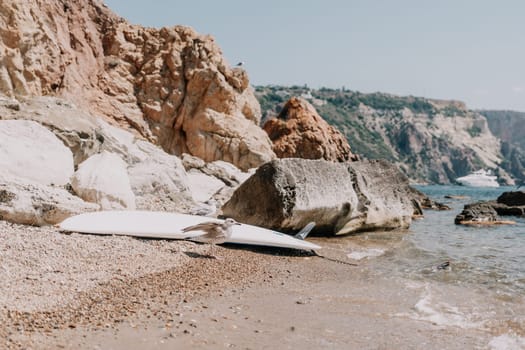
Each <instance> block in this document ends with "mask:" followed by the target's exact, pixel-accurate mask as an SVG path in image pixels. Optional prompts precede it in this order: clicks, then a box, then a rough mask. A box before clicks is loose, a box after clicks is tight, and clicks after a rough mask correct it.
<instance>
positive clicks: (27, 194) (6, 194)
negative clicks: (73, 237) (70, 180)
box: [0, 179, 99, 226]
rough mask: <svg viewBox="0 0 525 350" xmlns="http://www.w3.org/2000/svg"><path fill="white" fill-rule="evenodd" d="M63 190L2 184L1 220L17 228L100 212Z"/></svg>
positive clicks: (0, 194) (6, 180)
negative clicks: (84, 213)
mask: <svg viewBox="0 0 525 350" xmlns="http://www.w3.org/2000/svg"><path fill="white" fill-rule="evenodd" d="M98 209H99V206H98V205H97V204H93V203H86V202H84V201H83V200H82V199H80V198H78V197H76V196H73V195H72V194H70V193H69V192H67V191H66V190H64V189H62V188H56V187H51V186H46V185H42V184H39V183H36V182H34V183H27V182H25V183H24V182H20V181H18V180H15V179H4V180H3V181H2V182H0V219H1V220H6V221H10V222H13V223H16V224H25V225H35V226H42V225H52V224H57V223H59V222H61V221H62V220H64V219H66V218H68V217H69V216H72V215H76V214H80V213H83V212H86V211H94V210H98Z"/></svg>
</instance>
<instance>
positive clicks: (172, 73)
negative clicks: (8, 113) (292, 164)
mask: <svg viewBox="0 0 525 350" xmlns="http://www.w3.org/2000/svg"><path fill="white" fill-rule="evenodd" d="M0 28H1V29H0V34H1V35H0V54H1V56H0V92H1V93H3V94H5V95H7V96H9V97H15V98H18V99H23V98H24V97H29V96H39V95H55V96H59V97H63V98H66V99H67V100H69V101H72V102H74V103H75V104H76V105H77V106H79V107H81V108H83V109H86V110H87V111H89V112H91V113H94V114H97V115H101V116H104V117H105V118H106V119H108V120H109V121H111V122H112V123H113V124H117V125H119V126H120V127H123V128H126V129H130V130H133V131H135V132H136V133H138V134H140V135H142V136H143V137H145V138H147V139H148V140H150V141H153V142H156V143H158V144H159V145H161V146H162V147H163V148H164V149H165V150H166V151H168V152H169V153H173V154H177V155H180V154H182V153H190V154H192V155H195V156H198V157H200V158H202V159H204V160H206V161H214V160H225V161H228V162H231V163H233V164H235V165H236V166H238V167H239V168H241V169H248V168H252V167H256V166H258V165H260V164H262V163H264V162H266V161H268V160H270V159H272V158H274V157H275V155H274V153H273V151H272V146H271V142H270V140H269V138H268V137H267V135H266V134H265V132H264V131H263V130H262V129H260V128H259V127H258V123H259V120H260V107H259V104H258V102H257V100H256V99H255V97H254V94H253V90H252V88H251V87H250V86H249V80H248V76H247V74H246V72H245V71H244V70H243V69H241V68H233V69H232V68H230V66H229V65H228V63H227V62H226V61H225V60H224V58H223V57H222V53H221V50H220V48H219V47H218V46H217V45H216V43H215V42H214V40H213V38H212V37H210V36H203V35H199V34H197V33H196V32H195V31H193V30H192V29H191V28H188V27H182V26H175V27H170V28H162V29H155V28H143V27H141V26H136V25H131V24H129V23H127V22H126V21H125V20H124V19H122V18H120V17H118V16H117V15H115V14H114V13H113V12H111V10H110V9H108V8H107V7H106V6H105V5H104V4H103V3H102V2H100V1H97V0H73V1H70V0H48V1H39V0H28V1H24V2H20V1H18V0H0Z"/></svg>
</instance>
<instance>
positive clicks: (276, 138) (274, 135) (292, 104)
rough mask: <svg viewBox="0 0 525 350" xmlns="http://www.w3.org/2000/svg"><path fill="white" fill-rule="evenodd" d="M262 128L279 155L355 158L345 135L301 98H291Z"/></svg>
mask: <svg viewBox="0 0 525 350" xmlns="http://www.w3.org/2000/svg"><path fill="white" fill-rule="evenodd" d="M263 127H264V130H265V131H266V132H267V133H268V135H269V136H270V139H271V140H272V142H273V150H274V152H275V154H276V155H277V156H278V157H279V158H303V159H326V160H331V161H337V162H343V161H347V160H357V157H356V156H355V155H354V154H352V152H351V150H350V145H349V144H348V141H347V140H346V138H345V137H344V136H343V135H342V134H341V133H340V132H339V131H338V130H337V129H336V128H334V127H333V126H331V125H329V124H328V123H327V122H326V121H324V120H323V118H321V116H319V114H318V113H317V111H316V110H315V108H314V107H313V106H312V105H311V104H310V103H308V101H306V100H305V99H302V98H298V97H292V98H291V99H290V100H289V101H288V102H286V104H285V105H284V107H283V109H282V111H281V113H280V114H279V115H278V116H277V117H276V118H271V119H269V120H267V121H266V123H265V124H264V126H263Z"/></svg>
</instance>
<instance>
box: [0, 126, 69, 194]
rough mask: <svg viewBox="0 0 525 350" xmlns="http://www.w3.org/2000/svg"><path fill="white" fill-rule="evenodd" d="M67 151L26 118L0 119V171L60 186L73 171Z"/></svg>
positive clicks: (20, 177)
mask: <svg viewBox="0 0 525 350" xmlns="http://www.w3.org/2000/svg"><path fill="white" fill-rule="evenodd" d="M73 171H74V168H73V155H72V153H71V151H70V150H69V149H68V148H67V147H66V146H65V145H64V144H63V143H62V142H61V141H60V140H59V139H58V138H57V137H56V136H55V135H54V134H53V133H52V132H51V131H49V130H47V129H46V128H45V127H43V126H42V125H40V124H38V123H36V122H34V121H29V120H0V173H2V175H3V176H4V177H5V176H9V177H13V178H17V179H19V180H24V179H25V180H27V181H29V182H36V183H39V184H43V185H51V184H54V185H57V186H62V185H65V184H67V183H68V182H69V178H70V177H71V175H72V174H73Z"/></svg>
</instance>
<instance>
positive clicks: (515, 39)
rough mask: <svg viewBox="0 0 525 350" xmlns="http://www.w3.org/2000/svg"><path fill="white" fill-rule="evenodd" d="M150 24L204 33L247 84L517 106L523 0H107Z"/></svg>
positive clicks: (522, 98) (520, 102) (523, 66)
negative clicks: (240, 64) (244, 74)
mask: <svg viewBox="0 0 525 350" xmlns="http://www.w3.org/2000/svg"><path fill="white" fill-rule="evenodd" d="M105 2H106V4H107V5H108V6H109V7H110V8H111V9H112V10H113V11H115V12H116V13H117V14H118V15H120V16H122V17H124V18H126V19H127V20H128V21H130V22H131V23H134V24H141V25H144V26H151V27H162V26H173V25H188V26H191V27H192V28H194V29H195V30H196V31H197V32H199V33H201V34H210V35H212V36H213V37H214V38H215V39H216V42H217V43H218V45H219V46H220V47H221V49H222V52H223V54H224V56H225V57H226V59H227V60H228V62H229V63H230V64H231V65H234V64H236V63H237V62H239V61H243V62H245V69H246V71H247V72H248V75H249V77H250V82H251V84H253V85H285V86H291V85H300V86H302V85H305V84H306V85H308V86H309V87H311V88H316V89H317V88H321V87H327V88H332V89H337V88H342V87H345V88H346V89H349V90H354V91H360V92H365V93H369V92H384V93H389V94H394V95H401V96H406V95H413V96H420V97H426V98H433V99H445V100H460V101H463V102H465V103H466V104H467V107H468V108H470V109H491V110H515V111H524V112H525V46H524V45H520V43H521V41H523V38H522V36H523V35H522V34H525V22H524V21H523V20H522V19H521V17H522V16H521V14H522V13H525V11H524V10H525V2H520V1H518V0H512V1H510V0H503V1H501V2H498V3H496V2H492V1H488V0H486V1H483V0H481V1H475V0H463V1H461V2H455V1H452V0H443V1H439V2H436V1H434V2H430V1H424V0H419V1H418V0H403V1H395V2H394V1H380V0H368V1H366V0H362V1H355V0H349V1H344V0H325V1H323V2H320V1H319V2H317V1H315V2H310V3H308V4H306V3H304V2H299V1H296V0H289V1H286V2H284V1H276V0H268V1H266V2H246V1H240V0H229V1H228V2H226V3H224V2H213V1H207V0H201V1H193V2H182V1H178V0H176V1H169V0H157V1H155V2H151V3H144V2H143V1H138V0H127V1H125V0H106V1H105Z"/></svg>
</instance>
